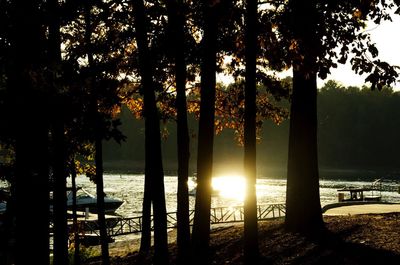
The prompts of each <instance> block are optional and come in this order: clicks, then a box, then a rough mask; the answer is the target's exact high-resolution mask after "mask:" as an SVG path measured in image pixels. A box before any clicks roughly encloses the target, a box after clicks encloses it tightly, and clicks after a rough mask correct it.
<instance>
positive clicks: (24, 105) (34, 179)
mask: <svg viewBox="0 0 400 265" xmlns="http://www.w3.org/2000/svg"><path fill="white" fill-rule="evenodd" d="M10 12H11V13H10V14H11V15H10V16H11V23H10V24H11V27H12V29H11V33H10V45H11V54H10V61H9V62H10V68H9V70H10V71H9V75H8V82H9V83H8V85H9V88H10V91H11V92H12V93H13V100H14V105H13V107H14V108H15V112H16V113H18V114H17V115H16V116H15V119H16V121H15V123H14V126H15V140H16V145H15V152H16V175H15V177H16V187H15V194H14V195H15V199H16V207H15V209H16V219H15V221H16V245H15V251H16V254H15V264H18V265H22V264H30V263H31V262H32V260H34V261H35V262H36V263H38V264H44V265H45V264H49V172H48V168H49V167H48V150H47V148H48V129H49V123H48V106H49V104H48V99H47V98H48V93H47V91H46V89H45V86H44V82H43V76H41V74H42V70H43V69H42V67H43V58H44V57H45V56H44V51H43V47H44V45H43V44H44V43H43V40H44V34H43V31H42V25H41V21H43V20H42V17H41V10H40V1H29V2H25V1H13V3H12V9H11V11H10ZM32 199H35V201H36V205H35V207H32V204H31V203H30V202H31V201H32ZM32 246H35V247H32ZM27 257H29V258H27Z"/></svg>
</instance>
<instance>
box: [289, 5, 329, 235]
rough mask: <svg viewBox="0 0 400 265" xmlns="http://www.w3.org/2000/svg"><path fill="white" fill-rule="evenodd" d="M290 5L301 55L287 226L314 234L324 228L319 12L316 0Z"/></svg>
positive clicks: (292, 115)
mask: <svg viewBox="0 0 400 265" xmlns="http://www.w3.org/2000/svg"><path fill="white" fill-rule="evenodd" d="M290 5H291V7H292V9H293V25H294V26H293V30H294V35H295V37H296V39H297V43H298V44H299V53H300V54H301V56H298V57H299V58H300V59H296V60H294V62H293V94H292V102H291V110H290V130H289V157H288V173H287V174H288V176H287V191H286V220H285V225H286V227H287V228H288V229H290V230H293V231H297V232H303V233H313V232H316V231H317V232H318V231H320V229H322V228H323V220H322V212H321V203H320V197H319V175H318V151H317V75H316V55H315V50H318V40H316V39H315V30H314V29H315V27H316V12H317V11H316V8H315V2H314V1H309V2H306V3H299V1H294V0H293V1H291V2H290Z"/></svg>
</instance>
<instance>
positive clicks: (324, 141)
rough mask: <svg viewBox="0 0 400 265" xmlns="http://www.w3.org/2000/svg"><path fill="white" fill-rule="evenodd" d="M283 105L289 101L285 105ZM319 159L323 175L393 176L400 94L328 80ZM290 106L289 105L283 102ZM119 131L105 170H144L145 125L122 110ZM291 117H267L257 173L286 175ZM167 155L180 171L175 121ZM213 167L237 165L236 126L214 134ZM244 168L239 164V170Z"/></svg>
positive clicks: (321, 106)
mask: <svg viewBox="0 0 400 265" xmlns="http://www.w3.org/2000/svg"><path fill="white" fill-rule="evenodd" d="M282 104H283V107H286V108H287V106H288V104H289V103H288V102H286V103H284V102H283V103H282ZM317 104H318V157H319V162H320V166H321V168H320V171H321V176H322V177H346V176H352V177H363V176H371V175H380V176H385V175H391V174H395V173H396V172H398V171H399V170H400V166H399V165H400V156H399V155H398V153H399V149H398V146H400V138H399V137H398V132H400V108H399V107H398V106H400V105H399V104H400V92H398V91H395V90H393V89H392V88H390V87H384V88H383V89H382V91H377V90H371V88H370V87H369V86H363V87H354V86H345V84H340V83H338V82H336V81H334V80H329V81H327V82H326V83H325V84H324V86H322V87H321V88H320V90H319V92H318V103H317ZM285 105H286V106H285ZM120 118H121V121H122V126H121V130H122V131H123V133H124V134H125V135H126V136H127V139H126V142H124V143H122V144H115V143H113V142H108V143H105V153H104V158H105V163H106V165H107V167H106V170H108V171H115V170H121V169H122V170H123V171H124V170H125V171H127V172H140V167H138V165H140V163H142V161H143V159H144V156H143V150H144V145H143V140H141V139H143V136H144V135H143V123H142V121H140V120H136V119H134V118H132V117H131V115H130V113H129V111H127V110H126V109H125V110H123V111H122V112H121V116H120ZM288 125H289V124H288V120H285V121H283V122H282V123H281V124H279V125H276V124H274V123H272V122H269V121H266V122H265V123H264V124H263V127H262V133H261V135H260V141H259V143H258V150H259V151H258V155H257V161H258V164H257V165H258V168H259V176H267V177H284V176H285V171H286V163H287V145H288ZM163 126H164V127H163V128H164V129H163V131H164V139H163V141H162V144H163V159H164V161H165V168H166V170H167V172H168V174H175V172H176V141H175V137H174V135H175V134H176V129H175V126H173V124H171V123H166V124H164V125H163ZM189 128H190V131H191V134H190V135H191V160H190V161H191V169H192V173H193V172H194V169H195V165H194V162H195V161H196V155H197V154H196V152H195V150H196V145H197V141H196V132H197V120H196V119H194V118H193V117H192V118H189ZM214 149H215V158H214V160H215V167H216V169H218V168H219V165H222V164H226V163H231V164H236V165H237V164H239V162H240V161H241V159H242V155H243V147H241V146H240V145H239V143H238V142H237V140H236V139H235V135H234V131H233V130H229V129H227V130H225V131H222V132H221V133H220V134H218V135H216V137H215V147H214ZM237 169H238V170H241V168H240V167H239V168H237Z"/></svg>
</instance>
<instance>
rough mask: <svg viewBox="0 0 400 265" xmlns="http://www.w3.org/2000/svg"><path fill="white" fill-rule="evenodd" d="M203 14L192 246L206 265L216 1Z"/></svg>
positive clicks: (213, 110)
mask: <svg viewBox="0 0 400 265" xmlns="http://www.w3.org/2000/svg"><path fill="white" fill-rule="evenodd" d="M203 12H204V13H203V14H204V37H203V40H202V61H201V87H200V93H201V102H200V120H199V134H198V137H199V138H198V151H197V152H198V154H197V190H196V206H195V215H194V225H193V239H192V243H193V251H194V262H195V263H196V264H203V265H204V264H209V263H210V260H209V241H210V208H211V179H212V165H213V146H214V118H215V84H216V78H215V75H216V41H217V14H216V11H215V6H214V3H213V1H205V3H204V8H203Z"/></svg>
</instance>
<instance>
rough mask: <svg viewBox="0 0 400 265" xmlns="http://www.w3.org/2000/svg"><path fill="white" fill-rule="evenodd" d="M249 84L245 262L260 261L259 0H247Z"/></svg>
mask: <svg viewBox="0 0 400 265" xmlns="http://www.w3.org/2000/svg"><path fill="white" fill-rule="evenodd" d="M245 37H246V42H245V43H246V47H245V55H246V84H245V118H244V168H245V175H246V179H247V186H246V197H245V201H244V261H245V264H248V265H252V264H257V260H258V257H259V249H258V222H257V196H256V181H257V170H256V112H257V111H256V56H257V1H256V0H247V3H246V32H245Z"/></svg>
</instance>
